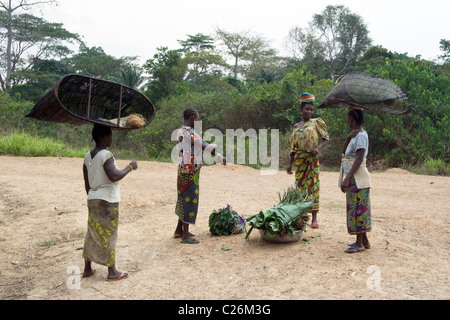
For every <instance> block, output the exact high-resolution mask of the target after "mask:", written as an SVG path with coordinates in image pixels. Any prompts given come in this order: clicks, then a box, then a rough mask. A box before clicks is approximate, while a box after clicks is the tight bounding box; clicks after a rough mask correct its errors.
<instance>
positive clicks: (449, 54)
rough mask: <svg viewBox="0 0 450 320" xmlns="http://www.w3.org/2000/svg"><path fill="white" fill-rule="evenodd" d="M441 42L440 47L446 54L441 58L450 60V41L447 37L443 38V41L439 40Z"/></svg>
mask: <svg viewBox="0 0 450 320" xmlns="http://www.w3.org/2000/svg"><path fill="white" fill-rule="evenodd" d="M439 44H440V45H441V46H440V47H439V48H440V49H441V51H443V52H444V54H443V55H442V56H440V57H439V58H441V59H442V60H444V61H450V41H449V40H446V39H441V42H439Z"/></svg>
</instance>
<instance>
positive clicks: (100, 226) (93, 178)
mask: <svg viewBox="0 0 450 320" xmlns="http://www.w3.org/2000/svg"><path fill="white" fill-rule="evenodd" d="M92 138H93V140H94V141H95V148H94V149H92V150H91V151H89V152H88V153H87V154H86V156H85V158H84V164H83V176H84V185H85V189H86V193H87V195H88V197H87V205H88V212H89V216H88V230H87V233H86V237H85V240H84V248H83V258H84V260H85V267H84V272H83V277H85V278H87V277H90V276H92V275H94V273H95V270H94V269H92V265H91V263H92V262H95V263H97V264H100V265H104V266H107V267H108V276H107V278H106V280H107V281H115V280H120V279H125V278H127V277H128V274H127V273H126V272H121V271H118V270H117V269H116V242H117V231H118V226H119V202H120V185H119V181H120V180H122V179H123V178H124V177H125V176H126V175H127V174H129V173H130V172H131V171H133V170H136V169H137V163H136V161H133V162H131V163H130V164H129V165H128V166H127V167H126V168H125V169H123V170H120V169H119V167H118V165H117V164H116V161H115V159H114V156H113V154H112V153H111V151H108V150H107V148H109V147H111V145H112V142H113V138H112V131H111V129H110V128H109V127H106V126H100V125H94V128H93V130H92Z"/></svg>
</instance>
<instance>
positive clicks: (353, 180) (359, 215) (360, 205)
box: [339, 107, 372, 253]
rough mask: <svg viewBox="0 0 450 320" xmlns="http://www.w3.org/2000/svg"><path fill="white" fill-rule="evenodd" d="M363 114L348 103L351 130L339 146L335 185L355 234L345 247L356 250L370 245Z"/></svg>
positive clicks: (366, 144)
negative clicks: (339, 159)
mask: <svg viewBox="0 0 450 320" xmlns="http://www.w3.org/2000/svg"><path fill="white" fill-rule="evenodd" d="M363 123H364V114H363V112H362V109H361V108H358V107H351V108H350V110H349V113H348V125H349V127H350V129H352V131H351V132H350V134H349V135H348V137H347V140H346V141H345V142H344V145H343V146H342V153H343V155H342V165H341V173H340V177H339V187H340V188H341V191H342V192H344V193H346V199H347V230H348V233H349V234H351V235H356V242H355V243H352V244H350V245H349V248H348V249H347V250H346V251H345V252H347V253H356V252H361V251H364V250H365V249H370V243H369V240H368V238H367V233H368V232H370V231H371V230H372V219H371V210H370V188H371V180H370V174H369V171H368V170H367V166H366V157H367V154H368V151H369V136H368V134H367V132H366V131H365V130H364V129H363V128H362V125H363Z"/></svg>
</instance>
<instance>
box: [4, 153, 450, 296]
mask: <svg viewBox="0 0 450 320" xmlns="http://www.w3.org/2000/svg"><path fill="white" fill-rule="evenodd" d="M118 164H119V165H120V166H121V167H124V166H125V165H126V164H128V161H120V160H119V161H118ZM81 165H82V160H81V159H66V158H11V157H0V248H1V251H0V272H1V274H0V299H7V300H13V299H18V300H25V299H31V300H37V299H44V300H57V299H58V300H59V299H64V300H79V299H81V300H88V299H146V300H147V299H152V300H162V299H168V300H173V299H177V300H178V299H180V300H183V299H190V300H197V299H207V300H209V299H215V300H219V299H220V300H222V299H225V300H228V299H232V300H235V299H243V300H254V299H256V300H266V299H274V300H290V299H291V300H297V299H361V300H364V299H402V300H403V299H429V300H434V299H449V298H450V286H449V283H450V281H449V277H450V275H449V266H450V259H449V246H450V235H449V229H450V228H449V227H450V226H449V221H450V209H449V206H448V196H449V194H450V184H449V183H450V178H448V177H432V176H418V175H414V174H411V173H409V172H407V171H404V170H400V169H390V170H387V171H385V172H379V173H372V180H373V184H374V186H373V188H372V193H371V196H372V214H373V222H374V228H373V231H372V233H370V234H369V239H370V240H371V243H372V249H370V250H366V251H365V252H362V253H357V254H351V255H350V254H346V253H344V250H345V249H346V248H347V243H349V242H350V241H352V240H353V239H354V238H353V237H352V236H350V235H348V234H347V231H346V224H345V197H344V195H343V194H342V193H341V192H340V190H339V189H338V188H337V179H338V174H337V173H334V172H321V212H320V217H319V222H320V229H317V230H313V229H308V231H307V232H306V233H304V235H303V239H302V240H301V241H299V242H297V243H293V244H273V243H268V242H265V241H263V240H261V238H260V235H259V233H258V232H257V231H254V232H253V233H252V234H251V236H250V239H249V240H248V241H246V240H245V235H244V234H240V235H234V236H231V237H213V236H211V234H210V233H209V229H208V217H209V214H210V213H211V212H212V210H213V209H219V208H222V207H225V206H226V205H227V204H230V205H231V206H232V207H233V209H235V210H236V211H238V212H239V213H241V214H242V215H244V216H249V215H252V214H255V213H257V212H258V211H259V210H261V209H268V208H270V207H272V206H273V205H274V204H276V202H277V197H278V192H280V191H283V190H284V189H285V188H287V187H288V186H289V185H291V184H292V183H293V177H292V176H288V175H287V174H285V173H283V172H280V173H279V174H277V175H275V176H262V175H261V174H260V171H258V170H255V169H251V168H248V167H242V166H236V165H229V166H226V167H223V166H219V165H217V166H210V167H204V168H203V169H202V173H201V178H200V187H201V197H200V209H199V215H198V219H197V224H196V225H195V226H193V227H192V228H191V230H192V231H193V232H195V233H196V238H197V239H198V240H199V241H200V244H198V245H186V244H181V243H180V241H179V240H178V239H174V238H173V232H174V230H175V226H176V223H177V217H176V216H175V214H174V207H175V202H176V166H175V165H173V164H170V163H156V162H139V169H138V170H137V171H135V172H132V173H131V174H130V175H129V176H127V177H126V178H125V179H124V180H123V181H122V182H121V190H122V202H121V205H120V226H119V240H118V246H117V267H118V269H119V270H123V271H128V272H129V274H130V277H129V278H128V279H126V280H121V281H118V282H113V283H110V282H106V281H105V278H106V275H107V268H106V267H103V266H99V265H94V268H96V269H97V273H96V274H95V275H94V276H93V277H91V278H87V279H81V278H80V271H81V272H82V270H83V265H84V262H83V259H82V257H81V252H82V251H81V249H82V247H83V240H84V235H85V232H86V224H87V207H86V195H85V192H84V185H83V178H82V170H81Z"/></svg>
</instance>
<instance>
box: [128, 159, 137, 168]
mask: <svg viewBox="0 0 450 320" xmlns="http://www.w3.org/2000/svg"><path fill="white" fill-rule="evenodd" d="M129 166H130V167H131V169H133V170H136V169H137V168H138V165H137V161H133V162H130V164H129Z"/></svg>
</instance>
